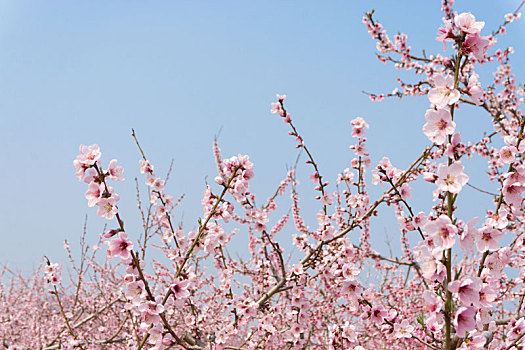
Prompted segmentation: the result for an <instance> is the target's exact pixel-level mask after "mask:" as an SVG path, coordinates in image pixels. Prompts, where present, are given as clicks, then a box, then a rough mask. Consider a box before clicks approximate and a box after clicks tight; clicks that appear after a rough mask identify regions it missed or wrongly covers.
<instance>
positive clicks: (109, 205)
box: [97, 197, 118, 220]
mask: <svg viewBox="0 0 525 350" xmlns="http://www.w3.org/2000/svg"><path fill="white" fill-rule="evenodd" d="M115 202H116V199H115V197H109V198H102V199H100V200H99V201H98V202H97V205H98V210H97V215H98V216H100V217H101V218H102V217H104V218H106V219H108V220H111V219H113V218H114V217H115V214H116V213H118V209H117V206H116V205H115Z"/></svg>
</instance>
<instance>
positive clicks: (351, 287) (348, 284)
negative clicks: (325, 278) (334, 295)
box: [341, 279, 361, 299]
mask: <svg viewBox="0 0 525 350" xmlns="http://www.w3.org/2000/svg"><path fill="white" fill-rule="evenodd" d="M341 292H342V294H343V295H346V296H347V297H348V298H349V299H356V298H357V297H359V295H360V294H361V287H360V286H359V282H357V281H356V280H354V279H350V280H346V281H344V282H343V288H341Z"/></svg>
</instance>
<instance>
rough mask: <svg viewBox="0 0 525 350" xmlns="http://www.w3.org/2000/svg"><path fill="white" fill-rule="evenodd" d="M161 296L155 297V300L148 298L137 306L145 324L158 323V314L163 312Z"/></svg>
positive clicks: (159, 319)
mask: <svg viewBox="0 0 525 350" xmlns="http://www.w3.org/2000/svg"><path fill="white" fill-rule="evenodd" d="M161 301H162V297H157V299H156V300H155V301H153V300H148V301H146V302H144V303H142V304H140V306H139V311H140V312H141V313H142V319H143V321H144V322H145V323H147V324H159V323H160V321H161V318H160V316H159V315H160V314H161V313H163V312H164V305H162V302H161Z"/></svg>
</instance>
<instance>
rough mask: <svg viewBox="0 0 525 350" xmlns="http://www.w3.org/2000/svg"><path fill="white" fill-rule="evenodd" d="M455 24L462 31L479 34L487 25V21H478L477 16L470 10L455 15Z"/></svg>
mask: <svg viewBox="0 0 525 350" xmlns="http://www.w3.org/2000/svg"><path fill="white" fill-rule="evenodd" d="M454 24H455V25H456V27H458V28H459V30H461V31H462V32H465V33H469V34H478V33H479V32H481V29H483V27H484V26H485V22H476V17H474V15H473V14H472V13H470V12H463V13H462V14H459V15H457V16H456V17H454Z"/></svg>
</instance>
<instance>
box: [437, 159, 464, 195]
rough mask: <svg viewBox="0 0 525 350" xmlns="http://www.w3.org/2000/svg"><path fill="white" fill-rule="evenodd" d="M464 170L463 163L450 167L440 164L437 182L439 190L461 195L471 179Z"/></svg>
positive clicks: (456, 163)
mask: <svg viewBox="0 0 525 350" xmlns="http://www.w3.org/2000/svg"><path fill="white" fill-rule="evenodd" d="M463 169H464V168H463V165H462V164H461V162H455V163H453V164H451V165H450V166H448V165H447V164H445V163H441V164H439V166H438V169H437V175H438V177H439V178H438V179H437V181H436V185H437V186H438V188H439V189H440V190H441V191H448V192H450V193H459V191H461V189H462V188H463V186H465V184H466V183H467V182H468V179H469V177H468V176H467V175H465V173H464V172H463Z"/></svg>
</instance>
